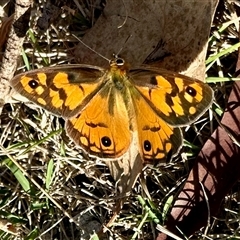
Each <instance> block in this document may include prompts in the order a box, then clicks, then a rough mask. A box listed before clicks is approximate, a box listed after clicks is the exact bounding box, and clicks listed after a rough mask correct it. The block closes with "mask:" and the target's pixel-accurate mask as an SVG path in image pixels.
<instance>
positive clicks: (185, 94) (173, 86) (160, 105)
mask: <svg viewBox="0 0 240 240" xmlns="http://www.w3.org/2000/svg"><path fill="white" fill-rule="evenodd" d="M130 77H131V79H132V81H133V83H134V85H135V87H136V88H137V89H138V91H139V92H140V93H141V94H142V96H143V97H144V98H145V99H146V101H147V102H148V104H149V105H150V106H151V108H152V109H154V111H155V112H156V113H157V114H158V115H159V116H160V117H161V118H162V119H163V120H164V121H166V122H167V123H169V124H170V125H172V126H185V125H188V124H190V123H192V122H193V121H195V120H196V119H197V118H198V117H200V116H201V115H202V114H203V113H204V112H205V111H206V110H207V109H208V108H209V106H210V105H211V104H212V98H213V91H212V89H211V88H210V87H209V86H208V85H207V84H205V83H203V82H201V81H199V80H197V79H193V78H189V77H187V76H184V75H181V74H177V73H172V72H169V71H167V70H163V69H157V68H150V67H149V68H147V67H146V68H140V69H134V70H132V71H131V72H130Z"/></svg>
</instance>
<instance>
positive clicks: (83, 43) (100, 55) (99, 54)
mask: <svg viewBox="0 0 240 240" xmlns="http://www.w3.org/2000/svg"><path fill="white" fill-rule="evenodd" d="M72 36H73V37H75V38H76V39H77V40H78V41H79V42H80V43H81V44H82V45H83V46H85V47H86V48H88V49H89V50H91V51H92V52H94V53H96V54H97V55H98V56H99V57H102V58H103V59H105V60H107V61H108V62H110V60H109V59H108V58H106V57H105V56H103V55H102V54H101V53H99V52H97V51H95V50H94V49H93V48H91V47H89V46H88V45H87V44H86V43H85V42H83V41H82V40H81V39H80V38H79V37H77V36H76V35H75V34H72Z"/></svg>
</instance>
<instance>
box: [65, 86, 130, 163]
mask: <svg viewBox="0 0 240 240" xmlns="http://www.w3.org/2000/svg"><path fill="white" fill-rule="evenodd" d="M66 130H67V133H68V135H69V136H70V137H71V138H72V139H74V141H75V142H76V143H77V144H78V145H80V147H81V148H83V149H84V150H85V151H86V152H88V153H89V154H90V155H93V156H98V157H100V158H112V159H116V158H119V157H121V156H122V155H123V154H124V153H125V152H126V151H127V150H128V148H129V146H130V144H131V132H130V124H129V118H128V112H127V109H126V105H125V103H124V100H123V98H122V95H121V94H119V92H118V91H116V90H115V89H114V88H113V87H112V86H111V82H110V84H106V86H104V87H103V88H102V89H101V91H100V92H99V93H98V94H97V95H96V96H94V98H92V99H91V100H90V101H89V102H88V104H87V105H86V106H85V108H84V109H83V110H82V111H81V113H80V114H79V115H77V116H75V117H73V118H71V119H69V120H67V123H66Z"/></svg>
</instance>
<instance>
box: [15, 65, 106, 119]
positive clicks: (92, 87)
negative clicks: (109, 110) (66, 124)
mask: <svg viewBox="0 0 240 240" xmlns="http://www.w3.org/2000/svg"><path fill="white" fill-rule="evenodd" d="M105 72H106V70H104V69H102V68H98V67H94V66H89V65H62V66H57V67H48V68H42V69H41V70H39V69H37V70H32V71H29V72H26V73H22V74H19V75H17V76H15V77H14V78H13V79H12V80H11V81H10V84H11V86H12V87H13V88H14V89H15V90H16V91H17V92H19V93H20V94H22V95H23V96H25V97H27V98H28V99H29V100H30V101H33V102H35V103H36V104H38V105H40V106H41V107H43V108H45V109H47V110H48V111H50V112H52V113H54V114H56V115H59V116H62V117H64V118H69V117H71V116H74V115H76V114H78V113H79V112H80V111H81V109H82V108H83V107H84V106H85V105H86V103H87V102H88V101H89V100H90V99H91V98H92V97H93V96H94V95H95V94H96V93H97V92H98V91H99V90H100V89H101V88H102V86H103V85H104V82H103V79H104V73H105Z"/></svg>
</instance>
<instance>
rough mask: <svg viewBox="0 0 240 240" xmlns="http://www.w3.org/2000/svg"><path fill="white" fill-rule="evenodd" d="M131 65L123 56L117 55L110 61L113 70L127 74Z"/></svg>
mask: <svg viewBox="0 0 240 240" xmlns="http://www.w3.org/2000/svg"><path fill="white" fill-rule="evenodd" d="M128 69H129V66H128V64H127V63H126V62H125V60H124V59H123V58H120V57H118V56H115V58H114V59H113V60H111V61H110V70H111V72H112V73H113V72H118V73H119V74H120V75H125V74H126V73H127V72H128Z"/></svg>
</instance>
